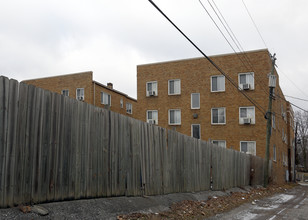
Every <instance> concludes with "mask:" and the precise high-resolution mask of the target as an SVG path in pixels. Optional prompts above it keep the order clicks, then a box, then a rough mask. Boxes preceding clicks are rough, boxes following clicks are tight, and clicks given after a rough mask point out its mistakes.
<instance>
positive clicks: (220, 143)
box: [212, 140, 226, 148]
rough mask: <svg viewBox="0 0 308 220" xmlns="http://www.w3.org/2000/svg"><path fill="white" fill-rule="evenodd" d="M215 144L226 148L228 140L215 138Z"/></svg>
mask: <svg viewBox="0 0 308 220" xmlns="http://www.w3.org/2000/svg"><path fill="white" fill-rule="evenodd" d="M212 143H213V144H216V145H217V146H219V147H223V148H226V141H221V140H219V141H218V140H213V141H212Z"/></svg>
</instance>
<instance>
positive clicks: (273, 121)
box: [272, 113, 276, 129]
mask: <svg viewBox="0 0 308 220" xmlns="http://www.w3.org/2000/svg"><path fill="white" fill-rule="evenodd" d="M272 127H273V128H274V129H276V117H275V113H272Z"/></svg>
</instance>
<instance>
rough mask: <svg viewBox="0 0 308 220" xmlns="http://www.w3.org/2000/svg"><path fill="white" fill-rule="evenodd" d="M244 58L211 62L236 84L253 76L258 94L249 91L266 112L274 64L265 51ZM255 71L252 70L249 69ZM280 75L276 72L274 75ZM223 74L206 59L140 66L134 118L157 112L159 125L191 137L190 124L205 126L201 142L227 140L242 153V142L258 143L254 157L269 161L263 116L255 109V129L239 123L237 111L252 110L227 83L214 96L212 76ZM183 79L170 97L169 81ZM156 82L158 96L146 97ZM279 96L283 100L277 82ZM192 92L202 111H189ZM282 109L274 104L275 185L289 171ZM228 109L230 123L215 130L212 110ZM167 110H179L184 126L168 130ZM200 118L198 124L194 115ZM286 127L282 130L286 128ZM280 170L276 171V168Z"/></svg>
mask: <svg viewBox="0 0 308 220" xmlns="http://www.w3.org/2000/svg"><path fill="white" fill-rule="evenodd" d="M246 56H247V57H248V58H246V57H244V56H243V55H235V54H226V55H219V56H213V57H211V58H212V59H213V61H214V62H215V63H216V64H217V65H218V66H219V67H220V68H221V69H222V70H223V71H224V72H225V73H227V74H228V75H229V76H230V77H231V78H232V80H233V81H234V82H235V83H236V85H237V84H238V74H239V73H245V72H254V81H255V82H254V85H255V89H254V90H250V91H247V94H248V95H249V96H250V97H251V98H252V99H254V100H255V101H256V102H257V103H258V104H260V106H261V107H260V108H262V110H263V111H264V112H266V111H267V108H268V96H269V95H268V93H269V88H268V77H267V75H268V73H270V71H271V60H270V57H269V53H268V51H267V50H259V51H251V52H247V53H246ZM241 59H242V60H244V61H245V60H247V59H249V61H250V63H251V64H252V65H249V64H247V62H246V61H245V62H244V63H245V64H246V65H243V63H242V62H241ZM251 66H252V67H251ZM275 74H276V75H277V73H275ZM214 75H221V73H220V72H219V71H218V70H216V69H215V68H214V67H213V66H212V65H211V64H210V63H209V62H208V61H207V60H206V59H205V58H196V59H187V60H179V61H171V62H163V63H154V64H146V65H139V66H138V67H137V99H138V114H137V115H136V117H137V118H138V119H140V120H143V121H146V111H147V110H158V125H159V126H162V127H165V128H168V129H176V130H177V131H179V132H181V133H184V134H186V135H189V136H190V135H191V125H192V124H200V125H201V139H204V140H209V139H212V140H226V145H227V147H228V148H232V149H235V150H240V141H256V155H257V156H260V157H263V158H264V157H265V146H266V120H265V119H264V113H263V112H261V111H259V110H258V109H257V108H255V118H256V123H255V124H254V125H240V124H239V107H248V106H253V104H252V103H250V102H249V101H248V100H247V99H246V98H245V97H244V96H243V95H242V94H241V93H240V92H239V90H238V89H237V88H235V87H234V86H232V84H231V83H230V82H229V81H228V80H227V79H225V91H224V92H211V76H214ZM170 79H180V80H181V94H180V95H172V96H171V95H168V80H170ZM150 81H157V83H158V85H157V86H158V95H157V96H151V97H146V82H150ZM275 90H276V94H277V96H278V95H279V96H281V97H282V98H283V99H284V96H283V93H282V91H281V89H280V87H279V80H278V82H277V88H276V89H275ZM191 93H200V109H197V110H195V109H191ZM281 105H283V107H284V109H285V111H286V109H287V107H286V102H285V101H282V100H281V99H280V98H276V99H275V100H274V101H273V111H274V112H276V129H273V132H272V138H271V148H270V155H271V157H272V156H273V145H274V144H275V145H276V155H277V159H276V162H273V167H274V169H275V170H277V169H278V170H279V172H280V173H279V174H278V173H277V176H275V181H283V180H284V179H285V175H284V172H285V169H287V167H286V166H283V163H282V159H283V155H284V154H285V155H287V144H286V143H284V142H283V141H282V130H284V131H285V132H287V123H286V122H285V121H284V120H283V119H282V117H279V116H278V115H279V114H281ZM213 107H225V108H226V124H225V125H211V108H213ZM168 109H181V125H176V126H174V125H173V126H170V125H168ZM194 113H197V114H198V118H196V119H194V117H193V114H194ZM282 128H283V129H282ZM276 168H277V169H276Z"/></svg>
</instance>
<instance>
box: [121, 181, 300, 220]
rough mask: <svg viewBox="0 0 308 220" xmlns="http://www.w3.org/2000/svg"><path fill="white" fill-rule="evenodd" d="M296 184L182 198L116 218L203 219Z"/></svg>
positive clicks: (283, 190)
mask: <svg viewBox="0 0 308 220" xmlns="http://www.w3.org/2000/svg"><path fill="white" fill-rule="evenodd" d="M294 186H296V184H285V185H270V186H268V187H267V188H263V187H258V188H251V189H250V190H249V191H245V192H230V193H229V195H227V196H220V197H216V196H213V197H209V199H208V200H206V201H190V200H184V201H181V202H179V203H174V204H172V205H171V206H170V209H169V210H168V211H165V212H161V213H148V214H144V213H132V214H128V215H119V216H117V219H118V220H130V219H154V220H156V219H204V218H207V217H211V216H214V215H216V214H218V213H222V212H226V211H229V210H231V209H234V208H236V207H238V206H240V205H242V204H243V203H247V202H251V203H252V204H254V203H255V200H259V199H262V198H264V197H268V196H271V195H273V194H276V193H280V192H285V191H287V190H288V189H290V188H293V187H294Z"/></svg>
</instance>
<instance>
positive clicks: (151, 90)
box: [146, 81, 157, 96]
mask: <svg viewBox="0 0 308 220" xmlns="http://www.w3.org/2000/svg"><path fill="white" fill-rule="evenodd" d="M146 96H157V81H154V82H147V84H146Z"/></svg>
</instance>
